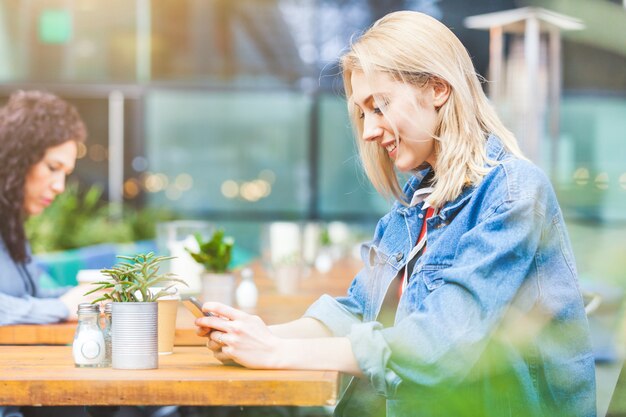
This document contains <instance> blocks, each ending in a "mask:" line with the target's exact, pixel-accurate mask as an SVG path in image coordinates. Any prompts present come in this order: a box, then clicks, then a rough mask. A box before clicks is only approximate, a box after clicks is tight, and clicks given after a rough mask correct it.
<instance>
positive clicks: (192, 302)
mask: <svg viewBox="0 0 626 417" xmlns="http://www.w3.org/2000/svg"><path fill="white" fill-rule="evenodd" d="M183 305H184V306H185V307H187V310H189V311H191V313H192V314H193V315H194V316H196V317H197V318H200V317H210V316H212V315H213V313H211V312H209V311H202V303H201V302H200V301H198V300H197V299H196V297H185V298H183Z"/></svg>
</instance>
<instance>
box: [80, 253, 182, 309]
mask: <svg viewBox="0 0 626 417" xmlns="http://www.w3.org/2000/svg"><path fill="white" fill-rule="evenodd" d="M118 258H120V259H124V260H125V261H128V262H120V263H118V264H116V265H115V266H113V267H112V268H110V269H103V270H102V271H101V272H102V273H103V274H104V275H106V276H108V279H107V280H106V281H98V282H94V283H93V285H96V286H97V287H96V288H94V289H93V290H91V291H89V292H87V293H86V294H85V295H89V294H92V293H94V292H96V291H101V290H103V291H107V292H106V293H105V294H104V295H103V296H102V297H99V298H97V299H95V300H94V301H93V302H92V303H98V302H100V301H113V302H118V303H133V302H153V301H156V300H158V299H159V298H161V297H163V296H166V295H173V294H174V292H173V291H170V290H171V289H172V288H173V287H174V286H175V285H176V283H181V284H184V285H187V283H186V282H185V281H184V280H182V279H180V278H177V277H176V275H174V274H171V273H165V274H159V264H160V263H161V262H163V261H166V260H169V259H172V258H174V257H173V256H155V255H154V253H153V252H150V253H147V254H138V255H135V256H118ZM153 287H159V288H160V287H162V289H160V290H159V291H158V292H155V293H152V292H151V291H150V288H153ZM139 294H141V297H139Z"/></svg>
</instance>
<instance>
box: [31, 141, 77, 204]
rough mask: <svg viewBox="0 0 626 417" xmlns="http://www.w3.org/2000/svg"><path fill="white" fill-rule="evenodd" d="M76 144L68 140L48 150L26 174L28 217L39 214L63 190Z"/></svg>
mask: <svg viewBox="0 0 626 417" xmlns="http://www.w3.org/2000/svg"><path fill="white" fill-rule="evenodd" d="M77 151H78V149H77V146H76V142H74V141H73V140H69V141H67V142H65V143H63V144H61V145H58V146H54V147H52V148H48V149H47V150H46V153H45V155H44V156H43V158H42V159H41V161H39V162H37V163H36V164H35V165H33V166H31V167H30V169H29V170H28V173H27V174H26V184H25V190H24V210H25V212H26V214H28V215H29V216H32V215H36V214H39V213H41V212H42V211H43V210H44V209H45V208H46V207H48V206H49V205H50V204H51V203H52V202H53V201H54V199H55V198H56V196H57V195H59V194H61V193H62V192H63V190H65V178H66V177H67V176H68V175H69V174H71V172H72V171H73V170H74V165H75V163H76V153H77Z"/></svg>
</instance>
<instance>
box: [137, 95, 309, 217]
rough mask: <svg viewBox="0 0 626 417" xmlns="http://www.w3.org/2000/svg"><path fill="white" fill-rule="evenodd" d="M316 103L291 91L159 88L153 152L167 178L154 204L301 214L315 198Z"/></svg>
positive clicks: (151, 114)
mask: <svg viewBox="0 0 626 417" xmlns="http://www.w3.org/2000/svg"><path fill="white" fill-rule="evenodd" d="M310 107H311V103H310V99H309V98H307V97H306V96H304V95H302V94H296V93H292V92H286V91H284V92H227V91H203V92H196V91H163V90H161V91H158V90H157V91H152V92H151V93H150V94H149V95H148V96H147V100H146V153H147V159H148V161H149V164H150V165H149V168H148V169H149V171H150V173H152V174H159V176H160V179H152V180H148V182H147V184H146V185H147V188H148V189H152V191H154V192H149V193H148V201H149V202H150V204H152V205H156V206H161V205H167V206H170V207H172V208H173V209H175V210H177V211H180V212H186V213H193V214H201V213H208V212H215V211H222V212H232V211H243V212H248V211H250V212H278V213H288V214H289V213H291V214H292V215H301V214H302V213H303V212H304V211H305V209H306V208H307V206H308V203H309V201H308V198H309V187H308V181H309V178H308V170H309V166H308V157H307V149H308V135H309V133H308V132H309V113H310ZM181 176H182V177H181ZM148 177H149V178H158V177H150V176H148ZM181 178H182V179H181ZM181 181H182V182H181Z"/></svg>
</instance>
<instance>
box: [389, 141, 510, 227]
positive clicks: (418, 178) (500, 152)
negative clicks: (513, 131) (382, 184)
mask: <svg viewBox="0 0 626 417" xmlns="http://www.w3.org/2000/svg"><path fill="white" fill-rule="evenodd" d="M486 153H487V159H488V161H489V162H492V161H493V162H496V161H501V160H502V159H503V158H504V157H505V156H506V150H505V149H504V145H503V144H502V142H501V141H500V139H499V138H498V137H496V136H494V135H489V137H488V138H487V147H486ZM489 162H488V164H489ZM430 170H431V168H426V169H423V170H421V171H418V172H417V173H416V174H415V175H414V176H413V178H411V180H410V181H409V184H408V187H409V188H408V191H409V193H411V194H412V193H414V192H415V191H416V190H418V189H419V188H420V185H421V183H422V180H423V179H424V177H425V176H426V174H428V172H429V171H430ZM475 188H476V187H475V186H474V185H471V186H467V187H465V188H464V189H463V191H462V192H461V194H459V196H458V197H457V198H455V199H454V200H452V201H449V202H447V203H446V204H444V205H443V207H442V208H441V210H439V214H438V215H439V217H440V218H441V219H442V220H446V219H447V218H449V217H453V216H454V213H456V212H457V211H458V210H460V209H461V208H462V207H463V206H464V205H465V203H466V202H467V200H468V199H469V198H470V197H471V196H472V194H473V192H474V190H475ZM398 211H399V212H405V211H406V207H403V206H400V208H399V209H398Z"/></svg>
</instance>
